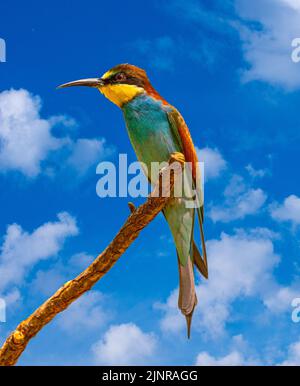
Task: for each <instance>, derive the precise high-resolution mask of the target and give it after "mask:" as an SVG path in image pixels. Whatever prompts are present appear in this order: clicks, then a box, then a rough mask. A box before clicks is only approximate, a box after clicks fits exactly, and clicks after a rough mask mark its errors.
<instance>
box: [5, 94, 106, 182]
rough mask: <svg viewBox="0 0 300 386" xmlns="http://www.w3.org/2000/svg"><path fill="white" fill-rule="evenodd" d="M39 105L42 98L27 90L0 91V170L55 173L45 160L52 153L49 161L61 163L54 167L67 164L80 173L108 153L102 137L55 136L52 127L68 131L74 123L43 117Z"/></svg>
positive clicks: (29, 175)
mask: <svg viewBox="0 0 300 386" xmlns="http://www.w3.org/2000/svg"><path fill="white" fill-rule="evenodd" d="M41 104H42V103H41V98H40V97H38V96H34V95H32V94H30V93H29V92H28V91H27V90H23V89H21V90H13V89H12V90H6V91H3V92H1V93H0V172H8V171H19V172H21V173H22V174H24V175H25V176H27V177H31V178H34V177H37V176H38V175H39V174H40V173H41V172H43V171H44V172H46V174H48V175H49V176H50V175H55V173H56V170H55V169H56V167H54V169H53V168H52V169H51V168H49V167H47V165H46V163H45V162H46V160H47V159H48V158H49V157H50V154H51V157H52V158H51V161H52V164H53V163H54V165H56V164H57V163H59V165H60V167H59V168H58V167H57V169H61V165H65V166H69V167H71V168H72V169H73V170H75V171H76V172H77V173H78V174H79V175H80V176H81V175H83V174H84V173H86V172H87V171H88V170H89V169H90V167H91V166H93V165H95V164H96V163H97V161H98V160H100V159H102V158H103V157H106V156H108V155H110V154H111V152H112V149H111V148H109V147H107V146H106V143H105V140H104V139H103V138H102V139H86V138H79V139H77V140H72V139H70V138H69V137H68V136H65V137H61V138H57V137H55V136H54V135H53V133H52V129H53V128H54V126H56V125H58V124H60V125H62V127H63V128H64V129H67V130H69V128H70V127H73V126H75V125H76V122H75V121H74V120H73V119H72V118H69V117H66V116H63V115H60V116H52V117H50V118H48V119H45V118H42V116H41V113H40V111H41ZM43 163H45V165H44V164H43Z"/></svg>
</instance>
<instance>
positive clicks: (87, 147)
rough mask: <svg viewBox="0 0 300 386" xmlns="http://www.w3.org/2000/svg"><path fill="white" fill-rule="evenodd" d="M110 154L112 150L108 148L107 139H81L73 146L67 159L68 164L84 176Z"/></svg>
mask: <svg viewBox="0 0 300 386" xmlns="http://www.w3.org/2000/svg"><path fill="white" fill-rule="evenodd" d="M110 153H111V150H110V149H109V148H107V147H106V143H105V139H103V138H102V139H86V138H80V139H78V140H77V141H76V142H74V143H73V144H72V152H71V154H70V156H69V158H68V159H67V164H68V165H70V166H71V167H72V168H74V169H75V170H76V171H77V172H78V173H79V174H80V175H83V174H85V173H86V172H87V171H88V170H89V169H90V167H91V166H93V165H95V164H97V161H98V162H99V161H100V159H102V158H103V157H105V156H107V155H109V154H110Z"/></svg>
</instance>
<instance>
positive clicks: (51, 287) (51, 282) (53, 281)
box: [30, 267, 66, 296]
mask: <svg viewBox="0 0 300 386" xmlns="http://www.w3.org/2000/svg"><path fill="white" fill-rule="evenodd" d="M65 281H66V280H65V275H64V274H62V272H61V270H60V269H59V267H55V268H53V269H48V270H46V271H38V272H37V273H36V275H35V278H34V280H33V281H32V283H31V284H30V289H31V291H33V292H34V293H36V294H39V295H44V296H50V295H53V294H54V292H55V291H56V290H58V288H60V287H61V286H62V285H63V284H64V282H65Z"/></svg>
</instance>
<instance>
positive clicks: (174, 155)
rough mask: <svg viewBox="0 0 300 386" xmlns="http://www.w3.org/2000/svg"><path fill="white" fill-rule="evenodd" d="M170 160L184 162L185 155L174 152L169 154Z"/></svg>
mask: <svg viewBox="0 0 300 386" xmlns="http://www.w3.org/2000/svg"><path fill="white" fill-rule="evenodd" d="M171 161H173V162H176V161H177V162H180V163H181V164H182V165H183V164H184V163H185V156H184V154H183V153H180V152H179V151H178V152H175V153H172V154H171Z"/></svg>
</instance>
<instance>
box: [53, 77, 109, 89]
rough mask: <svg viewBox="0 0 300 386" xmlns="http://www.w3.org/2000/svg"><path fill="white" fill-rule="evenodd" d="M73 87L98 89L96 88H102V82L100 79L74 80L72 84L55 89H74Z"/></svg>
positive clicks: (65, 84)
mask: <svg viewBox="0 0 300 386" xmlns="http://www.w3.org/2000/svg"><path fill="white" fill-rule="evenodd" d="M75 86H85V87H96V88H98V87H102V86H104V81H103V80H102V79H101V78H88V79H80V80H74V81H73V82H68V83H64V84H61V85H60V86H58V87H57V88H66V87H75Z"/></svg>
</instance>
